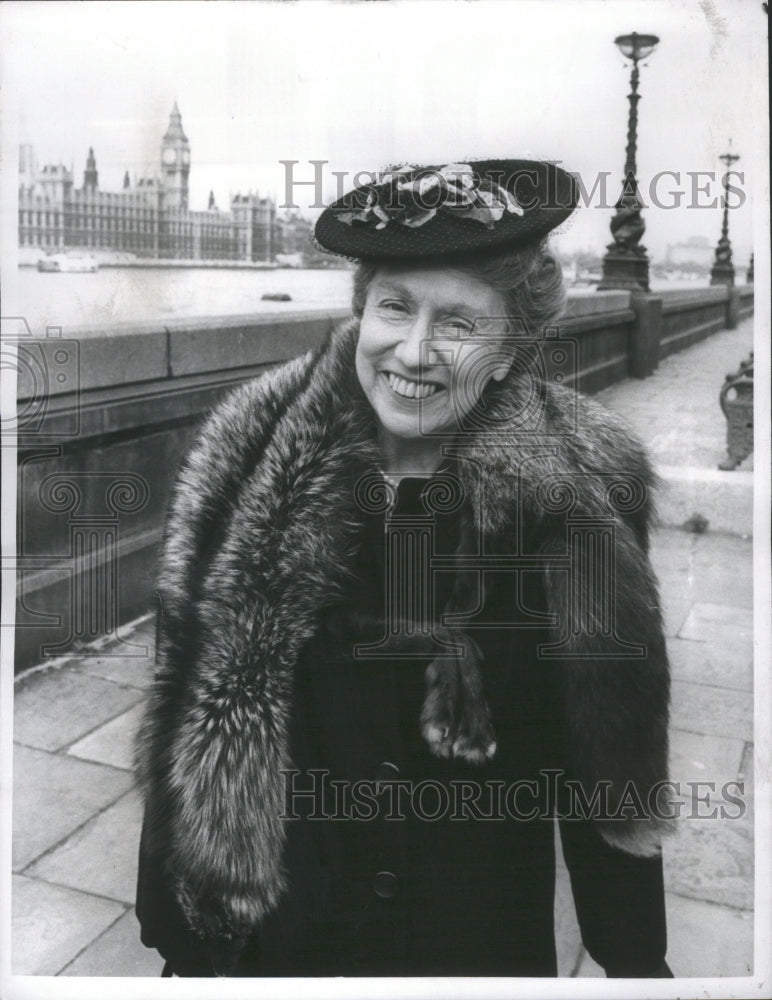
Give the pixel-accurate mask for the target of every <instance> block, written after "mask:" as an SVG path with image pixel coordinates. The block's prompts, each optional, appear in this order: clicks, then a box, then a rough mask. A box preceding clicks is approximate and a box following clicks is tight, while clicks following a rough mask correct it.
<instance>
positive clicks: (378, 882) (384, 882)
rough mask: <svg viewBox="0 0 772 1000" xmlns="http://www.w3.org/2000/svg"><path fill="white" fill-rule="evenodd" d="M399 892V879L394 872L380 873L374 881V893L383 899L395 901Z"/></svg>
mask: <svg viewBox="0 0 772 1000" xmlns="http://www.w3.org/2000/svg"><path fill="white" fill-rule="evenodd" d="M398 891H399V879H398V878H397V876H396V875H395V874H394V872H378V874H377V875H376V876H375V878H374V879H373V892H374V893H375V895H376V896H380V897H381V899H393V898H394V897H395V896H396V895H397V892H398Z"/></svg>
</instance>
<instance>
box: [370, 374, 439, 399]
mask: <svg viewBox="0 0 772 1000" xmlns="http://www.w3.org/2000/svg"><path fill="white" fill-rule="evenodd" d="M384 375H385V377H386V381H387V382H388V384H389V388H390V389H391V391H392V392H393V393H394V394H395V395H396V396H399V397H400V399H407V400H416V401H418V400H424V399H428V398H429V397H430V396H433V395H434V394H435V393H436V392H440V391H441V389H442V387H441V386H440V385H438V384H437V383H436V382H426V381H416V380H414V379H409V378H403V377H402V376H400V375H395V374H394V372H384Z"/></svg>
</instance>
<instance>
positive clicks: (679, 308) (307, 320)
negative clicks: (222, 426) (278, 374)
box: [3, 286, 753, 669]
mask: <svg viewBox="0 0 772 1000" xmlns="http://www.w3.org/2000/svg"><path fill="white" fill-rule="evenodd" d="M752 310H753V288H752V286H744V287H739V288H733V289H727V288H721V287H719V288H716V287H714V288H702V289H694V290H689V291H687V292H662V293H656V294H650V295H641V296H636V295H631V294H630V293H629V292H596V291H594V290H589V291H587V292H584V291H582V292H574V293H572V294H571V295H570V296H569V305H568V310H567V313H566V315H565V316H564V317H563V319H562V320H561V321H560V324H559V325H558V326H556V328H555V329H554V330H548V331H545V337H544V338H543V340H540V341H539V342H538V345H537V349H538V350H537V353H538V355H539V359H540V361H541V362H542V363H543V373H544V376H545V378H547V379H552V380H554V381H556V382H563V383H564V384H568V385H573V386H575V387H576V388H579V389H580V390H582V391H585V392H595V391H597V390H599V389H601V388H603V387H604V386H606V385H609V384H611V383H613V382H616V381H618V380H620V379H622V378H625V377H628V376H632V377H638V378H642V377H645V376H646V375H648V374H650V373H651V372H652V371H653V370H654V369H655V368H656V366H657V363H658V361H659V359H660V357H664V356H665V355H667V354H669V353H672V352H673V351H677V350H681V349H682V348H684V347H686V346H688V345H689V344H691V343H694V342H695V341H697V340H699V339H701V338H703V337H706V336H709V335H710V334H711V333H713V332H715V331H716V330H719V329H725V328H726V327H732V326H735V325H736V324H737V322H738V320H739V319H740V318H742V317H743V316H745V315H748V314H749V313H750V312H752ZM346 315H347V313H346V312H343V311H340V312H321V311H320V312H313V313H289V314H288V313H284V314H281V315H279V314H272V315H262V314H261V315H257V316H255V315H250V316H236V317H232V316H231V317H214V318H206V319H187V320H178V321H173V322H169V321H164V322H162V323H146V324H123V325H120V326H114V327H111V328H110V329H109V331H108V330H105V329H100V328H88V329H78V330H72V331H67V333H66V335H65V334H64V333H62V332H61V331H59V330H49V331H48V335H47V336H46V337H45V338H38V337H33V336H32V335H31V333H30V331H29V330H27V329H26V328H25V325H24V323H23V321H18V323H17V324H16V325H15V327H14V326H13V321H11V323H10V324H9V323H6V328H7V329H6V339H5V341H4V344H3V366H4V367H7V366H8V365H9V364H12V365H14V366H15V367H16V369H17V372H18V391H17V400H18V403H17V418H16V425H15V427H14V426H13V425H12V423H9V424H7V427H6V431H7V432H9V433H11V434H12V433H13V432H14V431H16V432H17V433H18V504H17V516H18V548H17V564H16V565H17V581H18V583H17V622H18V625H17V629H16V647H15V648H16V656H15V659H16V666H17V669H22V668H25V667H28V666H30V665H32V664H34V663H37V662H41V661H45V660H46V659H48V658H51V657H56V656H62V655H67V654H68V653H69V652H75V651H76V650H82V648H83V646H84V645H85V644H86V643H88V642H90V641H92V640H93V639H95V638H98V637H101V636H104V637H113V638H120V624H121V623H122V622H125V621H128V620H130V619H131V618H133V617H136V616H137V615H139V614H141V613H143V612H145V611H147V610H149V609H150V608H151V607H153V605H154V581H155V574H156V567H157V560H158V553H159V546H160V542H161V536H162V531H163V521H164V512H165V509H166V506H167V503H168V500H169V491H170V488H171V484H172V482H173V478H174V474H175V470H176V468H177V466H178V465H179V462H180V461H181V459H182V457H183V456H184V454H185V452H186V451H187V449H188V448H189V446H190V444H191V442H192V440H193V437H194V435H195V433H196V429H197V427H198V426H199V425H200V423H201V421H202V420H203V419H204V418H205V416H206V414H207V413H208V412H209V411H210V410H211V409H212V407H213V406H214V405H215V404H216V403H217V401H218V400H219V399H221V398H222V397H223V395H224V394H225V393H227V392H228V391H229V390H230V389H232V388H233V387H234V386H235V385H237V384H239V383H241V382H243V381H245V380H246V379H249V378H252V377H254V376H255V375H258V374H259V373H260V372H262V371H265V370H266V369H267V368H269V367H271V366H272V365H275V364H277V363H279V362H281V361H284V360H287V359H288V358H291V357H294V356H295V355H297V354H299V353H302V352H303V351H305V350H307V349H308V348H310V347H313V346H314V345H316V344H318V343H320V342H321V341H322V340H323V339H324V338H325V337H326V336H327V335H328V334H329V332H330V330H331V329H332V328H333V326H334V325H335V324H336V323H337V322H339V321H340V320H342V319H343V318H345V316H346ZM118 651H119V653H120V655H125V656H137V655H143V651H140V650H138V649H137V648H135V647H132V646H130V645H128V644H124V645H123V646H120V644H119V646H118ZM81 655H82V652H81ZM113 655H116V654H115V652H113Z"/></svg>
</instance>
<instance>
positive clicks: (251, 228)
mask: <svg viewBox="0 0 772 1000" xmlns="http://www.w3.org/2000/svg"><path fill="white" fill-rule="evenodd" d="M189 174H190V142H189V141H188V137H187V136H186V135H185V132H184V130H183V127H182V117H181V115H180V112H179V109H178V107H177V104H176V103H175V105H174V108H173V109H172V113H171V116H170V118H169V127H168V128H167V130H166V133H165V135H164V136H163V139H162V140H161V149H160V174H159V175H157V176H155V177H143V178H141V179H139V180H138V181H137V182H135V183H133V184H132V182H131V181H130V179H129V173H128V171H126V174H125V175H124V179H123V190H121V191H102V190H101V189H100V187H99V172H98V170H97V164H96V158H95V156H94V151H93V149H89V152H88V159H87V161H86V169H85V171H84V173H83V184H82V185H81V186H80V187H77V186H76V185H75V183H74V178H73V171H72V170H68V169H67V168H66V167H65V166H64V165H63V164H61V163H60V164H49V165H46V166H43V167H42V169H39V168H38V166H37V163H36V161H35V156H34V151H33V149H32V147H31V146H29V145H23V146H21V148H20V158H19V247H20V248H22V247H34V248H38V249H40V250H44V251H47V252H50V253H53V252H59V251H63V250H69V249H78V250H106V251H118V252H124V253H130V254H134V255H136V256H137V257H153V258H158V259H162V260H240V261H265V262H270V261H273V260H275V259H276V256H277V254H287V255H291V254H295V255H297V254H303V255H304V256H305V255H307V254H308V253H309V252H310V253H311V254H313V247H312V246H311V243H310V232H311V224H310V223H309V222H308V221H307V220H306V219H303V218H302V217H301V216H299V215H298V214H297V213H292V214H286V215H284V216H280V215H279V214H278V213H277V210H276V204H275V202H274V201H273V200H272V199H271V198H267V197H261V196H260V195H259V194H252V193H250V194H244V195H242V194H237V195H235V196H233V197H232V198H231V203H230V210H229V211H227V212H226V211H220V210H219V209H218V208H216V206H215V200H214V195H213V194H212V193H210V195H209V206H208V208H207V209H206V210H205V211H191V210H190V209H189V208H188V177H189Z"/></svg>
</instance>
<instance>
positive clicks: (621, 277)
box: [598, 250, 649, 292]
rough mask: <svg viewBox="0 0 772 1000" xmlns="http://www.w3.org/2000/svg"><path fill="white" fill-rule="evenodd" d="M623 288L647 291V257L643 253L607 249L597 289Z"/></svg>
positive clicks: (600, 290) (601, 290)
mask: <svg viewBox="0 0 772 1000" xmlns="http://www.w3.org/2000/svg"><path fill="white" fill-rule="evenodd" d="M611 288H624V289H627V290H628V291H633V292H648V291H649V258H648V257H647V256H646V255H645V254H626V253H619V252H618V251H615V250H609V252H608V253H607V254H606V256H605V257H604V258H603V277H602V278H601V280H600V282H599V283H598V291H599V292H603V291H606V290H607V289H611Z"/></svg>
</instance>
